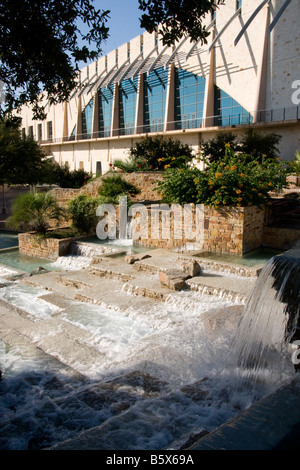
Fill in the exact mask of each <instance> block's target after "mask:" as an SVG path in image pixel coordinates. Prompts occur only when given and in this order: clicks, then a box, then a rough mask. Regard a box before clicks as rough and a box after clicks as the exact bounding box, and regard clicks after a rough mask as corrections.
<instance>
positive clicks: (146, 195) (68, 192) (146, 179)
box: [51, 172, 163, 207]
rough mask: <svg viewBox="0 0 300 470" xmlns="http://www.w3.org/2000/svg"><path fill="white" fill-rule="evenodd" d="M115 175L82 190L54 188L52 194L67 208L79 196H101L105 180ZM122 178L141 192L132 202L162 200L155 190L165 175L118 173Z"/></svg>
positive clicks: (100, 179) (101, 178)
mask: <svg viewBox="0 0 300 470" xmlns="http://www.w3.org/2000/svg"><path fill="white" fill-rule="evenodd" d="M113 174H114V173H107V174H106V175H104V176H102V177H99V178H97V179H95V180H94V181H91V182H90V183H88V184H86V185H85V186H82V188H80V189H72V188H54V189H52V190H51V194H53V196H54V197H55V198H56V200H57V202H58V203H59V204H61V205H62V206H64V207H65V206H66V205H67V203H68V202H69V201H70V200H71V199H73V198H74V197H76V196H78V195H79V194H86V195H87V196H90V197H97V196H99V189H100V187H101V185H102V180H103V178H106V177H108V176H112V175H113ZM118 174H120V175H121V176H122V178H123V179H124V180H125V181H127V182H129V183H131V184H134V185H135V186H136V187H137V188H138V189H139V190H140V191H141V192H140V194H137V195H136V196H135V197H132V200H133V201H135V202H140V201H159V200H160V199H161V197H160V194H159V193H158V192H157V191H155V190H154V188H155V182H157V181H160V180H161V179H162V175H163V173H160V172H147V173H142V172H137V173H118Z"/></svg>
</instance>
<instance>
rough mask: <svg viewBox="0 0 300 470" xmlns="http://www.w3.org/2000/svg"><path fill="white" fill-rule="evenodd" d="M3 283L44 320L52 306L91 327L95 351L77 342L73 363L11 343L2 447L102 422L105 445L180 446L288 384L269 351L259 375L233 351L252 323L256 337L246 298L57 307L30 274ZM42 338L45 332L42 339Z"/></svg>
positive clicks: (12, 298)
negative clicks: (29, 284)
mask: <svg viewBox="0 0 300 470" xmlns="http://www.w3.org/2000/svg"><path fill="white" fill-rule="evenodd" d="M0 290H1V291H2V293H1V295H2V298H3V299H5V300H6V301H8V302H10V303H14V305H18V306H21V307H22V308H23V309H25V310H27V311H29V312H30V314H31V315H32V316H33V317H35V318H36V321H40V323H42V321H43V315H45V316H46V317H47V315H48V316H51V315H53V314H55V318H56V319H59V320H61V321H62V322H64V323H65V324H70V325H72V326H73V327H77V328H80V330H83V331H85V332H87V334H89V340H88V339H87V338H86V339H85V340H82V341H89V344H90V347H91V348H93V349H94V350H95V354H94V356H93V359H91V360H90V361H86V358H85V357H81V356H80V355H77V356H76V358H75V351H74V358H73V359H74V360H73V363H72V367H73V368H74V369H73V372H72V371H71V370H70V369H69V368H68V367H66V366H64V365H63V364H62V363H60V362H59V361H56V360H55V359H53V358H51V357H49V356H47V355H46V354H45V353H43V352H42V351H40V350H36V349H35V348H30V347H26V348H25V349H24V346H23V344H20V345H18V346H14V347H13V348H9V347H7V346H5V345H4V343H2V346H1V347H0V364H1V366H0V368H1V369H2V371H3V377H4V379H3V380H2V382H0V390H1V395H0V414H1V415H2V417H3V420H2V422H3V424H2V429H1V430H2V433H1V436H2V437H0V448H1V449H28V448H43V447H49V446H52V445H55V444H56V443H59V442H61V441H63V440H65V439H68V438H74V437H76V436H77V435H78V433H80V432H83V431H84V430H87V429H89V428H92V427H95V426H101V427H99V430H98V432H97V443H98V446H99V448H100V449H101V448H102V449H106V450H110V449H113V450H116V449H119V450H122V449H126V450H135V449H139V450H140V449H151V450H155V449H165V448H175V449H176V448H178V447H176V445H178V444H176V442H178V440H181V441H182V437H183V436H186V439H187V438H188V436H189V435H190V434H191V433H197V432H199V430H201V429H203V428H204V429H206V430H207V431H212V430H214V429H216V428H217V427H218V426H220V425H221V424H223V423H224V422H226V421H227V420H229V419H231V418H233V417H234V416H236V415H237V414H238V413H240V412H241V411H242V410H244V409H246V408H247V407H248V406H250V405H251V404H252V403H254V402H255V401H257V399H259V398H261V397H262V396H265V395H266V394H268V393H270V392H271V391H273V390H274V389H275V388H277V387H278V386H279V381H278V380H279V378H278V377H277V376H276V377H275V376H274V375H273V373H272V371H271V370H269V369H268V357H265V360H266V363H265V366H264V367H263V369H262V373H261V374H260V377H259V380H257V379H256V381H255V382H254V384H251V383H249V380H248V379H249V377H248V375H247V377H246V378H245V380H244V377H243V374H240V370H238V367H237V365H238V363H237V362H235V361H236V357H232V356H231V357H230V355H228V352H229V351H230V349H231V348H232V345H233V344H236V342H238V344H239V345H240V344H241V343H243V341H244V342H246V340H247V334H248V331H249V340H250V338H255V332H253V333H252V331H250V329H249V328H250V326H251V322H250V323H248V324H247V325H246V327H245V321H244V322H243V321H242V323H241V326H239V324H240V323H239V322H240V319H241V318H243V314H242V313H243V306H241V305H238V304H237V303H234V302H230V301H224V300H222V299H220V298H218V297H215V296H206V295H200V294H199V293H197V292H180V293H174V294H172V295H170V296H169V297H168V299H167V300H166V301H165V302H162V303H156V304H155V303H153V305H152V306H151V305H150V304H147V305H146V306H145V307H141V308H140V309H137V308H130V307H129V308H128V309H127V310H126V311H124V312H123V311H117V310H113V309H110V308H107V307H106V306H102V305H89V304H83V303H82V304H80V303H77V302H73V303H72V304H70V305H69V306H66V308H64V309H61V310H56V311H55V310H54V311H51V308H50V310H49V306H51V303H48V302H45V300H44V299H43V302H45V303H46V305H45V304H43V303H41V300H42V299H40V298H39V297H40V296H41V295H44V294H45V291H41V290H35V289H32V288H26V289H24V287H23V286H22V284H21V283H15V284H14V286H13V288H12V287H11V286H9V288H7V287H6V288H3V289H0ZM129 297H130V296H129ZM265 306H266V308H267V309H268V303H266V304H265ZM40 309H41V310H40ZM270 315H271V312H270V311H269V320H267V321H266V322H265V323H263V328H264V329H266V328H268V325H269V323H270V321H271V320H270V318H271V317H270ZM267 316H268V314H267V313H264V314H263V318H266V317H267ZM255 318H256V317H255ZM254 321H256V320H254ZM252 326H253V322H252ZM239 328H241V329H239ZM245 328H246V329H245ZM255 328H256V329H259V328H260V324H259V321H257V323H256V324H255ZM237 332H239V334H238V335H237V336H236V333H237ZM43 333H44V332H43ZM251 335H253V336H251ZM281 335H282V334H281ZM262 336H263V335H262ZM269 336H270V337H271V336H273V335H272V333H270V335H269ZM236 338H239V339H236ZM269 339H270V338H269ZM39 340H40V338H39V336H38V333H37V334H36V336H35V342H36V344H39ZM234 340H235V342H234ZM250 342H251V341H249V343H250ZM247 343H248V341H247ZM0 345H1V342H0ZM61 347H63V345H61ZM58 349H59V345H58ZM96 353H97V354H96ZM274 354H275V355H276V358H275V356H274V357H273V358H272V364H273V363H274V360H275V359H276V361H277V363H278V364H279V363H280V362H281V361H282V360H283V358H282V357H281V350H279V349H277V350H276V351H275V353H274ZM230 360H231V361H232V362H231V363H230ZM284 360H285V358H284ZM244 367H245V368H246V369H247V367H248V364H247V363H246V364H245V365H244ZM74 370H77V371H79V372H81V374H83V375H84V377H83V376H78V375H76V373H74ZM236 373H238V374H239V375H238V378H239V380H238V383H237V380H236V375H235V374H236ZM288 373H289V371H287V373H286V376H288ZM282 378H283V377H280V380H281V379H282Z"/></svg>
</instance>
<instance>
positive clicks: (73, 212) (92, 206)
mask: <svg viewBox="0 0 300 470" xmlns="http://www.w3.org/2000/svg"><path fill="white" fill-rule="evenodd" d="M99 204H101V201H100V199H99V198H96V197H89V196H86V195H84V194H79V195H78V196H76V197H75V198H74V199H72V200H71V201H70V202H69V213H70V216H71V219H72V227H73V228H75V229H76V230H77V231H78V232H79V233H82V234H87V233H90V232H91V231H92V230H93V229H96V225H97V221H98V220H97V216H96V209H97V207H98V206H99Z"/></svg>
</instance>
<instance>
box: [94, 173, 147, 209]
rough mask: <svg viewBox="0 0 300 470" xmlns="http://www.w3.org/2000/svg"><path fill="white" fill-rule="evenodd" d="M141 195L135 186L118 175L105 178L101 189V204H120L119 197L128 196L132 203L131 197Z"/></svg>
mask: <svg viewBox="0 0 300 470" xmlns="http://www.w3.org/2000/svg"><path fill="white" fill-rule="evenodd" d="M139 193H140V190H139V189H138V188H137V187H136V186H135V185H133V184H131V183H129V182H127V181H125V180H124V179H123V178H122V177H121V175H118V174H114V175H111V176H107V177H105V178H103V179H102V186H101V187H100V189H99V195H100V200H101V202H102V203H107V204H118V203H119V196H126V197H127V198H128V200H129V201H130V197H131V196H135V195H136V194H139Z"/></svg>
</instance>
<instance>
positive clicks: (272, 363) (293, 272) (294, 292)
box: [230, 248, 300, 384]
mask: <svg viewBox="0 0 300 470" xmlns="http://www.w3.org/2000/svg"><path fill="white" fill-rule="evenodd" d="M299 313H300V250H299V249H298V248H296V249H294V250H290V251H288V252H285V253H283V254H281V255H278V256H274V257H273V258H271V260H269V262H268V263H267V264H266V265H265V267H264V268H263V270H262V272H261V274H260V276H259V278H258V280H257V282H256V285H255V287H254V289H253V291H252V294H251V296H250V298H249V300H248V302H247V305H246V307H245V310H244V314H243V317H242V320H241V322H240V325H239V328H238V331H237V334H236V337H235V338H234V341H233V344H232V347H231V352H230V356H231V358H232V357H234V360H236V361H237V367H238V369H239V370H240V372H241V373H242V375H243V376H247V375H248V377H249V379H250V378H251V381H252V382H253V384H254V383H256V382H257V381H260V380H262V376H263V375H264V374H267V375H268V377H269V379H270V378H271V377H273V380H274V382H275V383H276V382H277V383H278V380H281V379H284V377H285V376H287V375H288V374H289V373H290V370H289V369H290V368H292V366H293V363H292V354H291V347H292V346H293V345H294V346H297V344H298V341H299V340H300V316H299ZM294 362H295V361H294ZM294 368H295V370H298V369H299V366H298V365H297V364H294Z"/></svg>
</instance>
